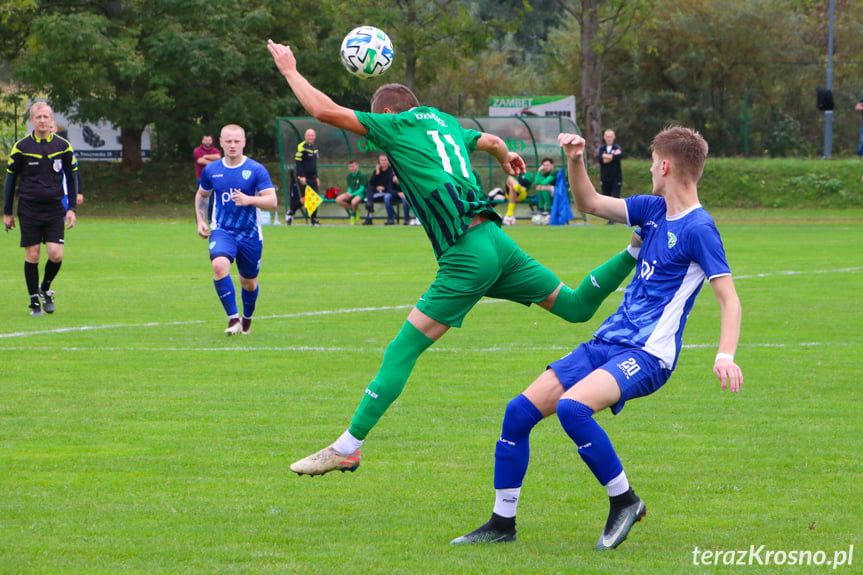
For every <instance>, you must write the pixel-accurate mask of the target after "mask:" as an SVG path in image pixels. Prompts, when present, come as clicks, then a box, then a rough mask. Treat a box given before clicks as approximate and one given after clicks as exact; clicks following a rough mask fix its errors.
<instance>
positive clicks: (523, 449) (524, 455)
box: [494, 395, 542, 489]
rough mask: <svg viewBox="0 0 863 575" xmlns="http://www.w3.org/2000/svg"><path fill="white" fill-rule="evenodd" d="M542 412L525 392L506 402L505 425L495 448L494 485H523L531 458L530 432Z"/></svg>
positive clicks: (539, 419) (511, 486)
mask: <svg viewBox="0 0 863 575" xmlns="http://www.w3.org/2000/svg"><path fill="white" fill-rule="evenodd" d="M540 421H542V413H540V411H539V410H538V409H537V408H536V406H535V405H534V404H532V403H531V402H530V400H529V399H528V398H526V397H525V396H524V395H519V396H518V397H516V398H515V399H513V400H512V401H510V402H509V403H508V404H507V406H506V412H505V413H504V416H503V429H501V432H500V439H499V440H498V442H497V446H496V447H495V450H494V488H495V489H510V488H513V487H521V484H522V482H523V481H524V475H525V474H526V473H527V465H528V463H529V462H530V432H531V430H532V429H533V428H534V426H535V425H536V424H537V423H539V422H540Z"/></svg>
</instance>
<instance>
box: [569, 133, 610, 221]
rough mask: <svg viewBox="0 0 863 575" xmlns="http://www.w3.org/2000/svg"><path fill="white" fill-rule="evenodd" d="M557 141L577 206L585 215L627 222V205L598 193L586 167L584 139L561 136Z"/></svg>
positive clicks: (574, 136)
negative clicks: (562, 154)
mask: <svg viewBox="0 0 863 575" xmlns="http://www.w3.org/2000/svg"><path fill="white" fill-rule="evenodd" d="M557 141H558V143H559V144H560V146H561V147H562V148H563V152H564V154H566V169H567V172H568V173H569V187H570V188H571V189H572V196H573V198H575V205H576V206H577V207H578V209H579V210H581V211H582V212H584V213H587V214H593V215H595V216H599V217H601V218H605V219H606V220H610V221H612V222H623V223H625V222H626V205H625V204H624V202H623V200H621V199H620V198H610V197H608V196H602V195H600V194H599V193H597V191H596V188H594V187H593V182H591V181H590V178H589V177H588V175H587V169H586V168H585V167H584V145H585V141H584V138H582V137H581V136H579V135H578V134H560V135H558V137H557Z"/></svg>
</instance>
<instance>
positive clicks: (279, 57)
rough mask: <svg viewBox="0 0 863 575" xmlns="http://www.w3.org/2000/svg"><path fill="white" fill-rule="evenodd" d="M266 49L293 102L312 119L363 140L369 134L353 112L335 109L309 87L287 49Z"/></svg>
mask: <svg viewBox="0 0 863 575" xmlns="http://www.w3.org/2000/svg"><path fill="white" fill-rule="evenodd" d="M267 49H268V50H269V51H270V54H271V55H272V56H273V61H274V62H275V63H276V67H277V68H278V69H279V72H281V73H282V76H284V77H285V80H287V81H288V85H289V86H290V87H291V90H293V92H294V95H295V96H296V97H297V100H299V101H300V104H302V105H303V107H304V108H305V109H306V111H307V112H308V113H309V114H311V115H312V116H314V117H315V119H317V120H320V121H321V122H324V123H325V124H330V125H331V126H335V127H337V128H342V129H343V130H348V131H350V132H353V133H355V134H359V135H360V136H365V135H366V134H368V133H369V131H368V130H367V129H366V127H365V126H363V125H362V124H361V123H360V121H359V120H358V119H357V115H356V113H354V111H353V110H351V109H350V108H345V107H344V106H339V105H338V104H336V103H335V102H333V100H332V98H330V97H329V96H327V95H326V94H324V93H323V92H321V91H320V90H318V89H317V88H315V87H314V86H312V85H311V83H310V82H309V81H308V80H306V79H305V77H304V76H303V75H302V74H300V73H299V72H298V71H297V60H296V58H295V57H294V53H293V52H292V51H291V48H290V46H285V45H283V44H278V43H276V42H273V41H272V40H267Z"/></svg>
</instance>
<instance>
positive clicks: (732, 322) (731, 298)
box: [710, 276, 743, 393]
mask: <svg viewBox="0 0 863 575" xmlns="http://www.w3.org/2000/svg"><path fill="white" fill-rule="evenodd" d="M710 287H711V288H713V293H714V294H716V299H717V301H719V310H720V314H721V320H720V331H719V351H718V353H717V354H716V361H715V362H714V364H713V373H714V374H715V375H716V377H718V378H719V381H720V383H721V384H722V389H725V388H726V387H727V388H728V389H729V390H730V391H731V392H732V393H736V392H737V391H739V390H740V386H741V385H743V372H742V371H741V370H740V366H738V365H737V364H736V363H734V354H735V352H736V351H737V343H738V341H739V340H740V324H741V321H742V317H743V312H742V308H741V306H740V298H738V297H737V290H735V289H734V281H733V280H732V279H731V276H720V277H718V278H713V279H712V280H710Z"/></svg>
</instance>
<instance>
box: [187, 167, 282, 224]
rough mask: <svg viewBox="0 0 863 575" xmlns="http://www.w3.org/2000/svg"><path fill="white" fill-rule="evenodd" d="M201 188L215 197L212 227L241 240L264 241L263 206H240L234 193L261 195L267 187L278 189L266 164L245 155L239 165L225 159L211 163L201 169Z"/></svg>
mask: <svg viewBox="0 0 863 575" xmlns="http://www.w3.org/2000/svg"><path fill="white" fill-rule="evenodd" d="M201 189H202V190H204V191H205V192H212V193H213V195H214V196H215V199H214V201H213V215H212V217H211V218H210V229H211V230H224V231H226V232H229V233H230V234H231V235H233V236H234V237H235V238H236V239H238V240H243V239H259V240H263V238H264V234H263V233H262V231H261V217H260V213H261V212H260V209H258V208H256V207H254V206H238V205H237V204H235V203H234V200H232V199H231V194H232V193H233V192H234V191H235V190H236V191H239V192H242V193H244V194H246V195H247V196H257V195H259V194H260V192H263V191H264V190H269V189H274V186H273V182H272V180H271V179H270V174H269V173H267V169H266V168H264V166H262V165H261V164H259V163H258V162H256V161H255V160H253V159H251V158H248V157H245V158H243V162H242V163H241V164H240V165H239V166H226V165H225V160H224V158H223V159H221V160H218V161H216V162H211V163H209V164H207V165H206V166H204V170H203V172H201Z"/></svg>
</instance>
